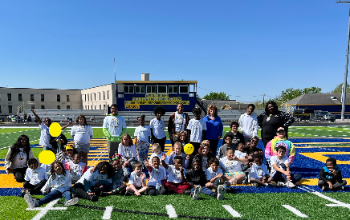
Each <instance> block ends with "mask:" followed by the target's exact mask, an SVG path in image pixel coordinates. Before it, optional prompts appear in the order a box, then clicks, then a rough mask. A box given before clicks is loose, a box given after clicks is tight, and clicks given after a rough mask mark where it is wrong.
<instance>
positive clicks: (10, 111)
mask: <svg viewBox="0 0 350 220" xmlns="http://www.w3.org/2000/svg"><path fill="white" fill-rule="evenodd" d="M8 107H9V113H12V105H9V106H8Z"/></svg>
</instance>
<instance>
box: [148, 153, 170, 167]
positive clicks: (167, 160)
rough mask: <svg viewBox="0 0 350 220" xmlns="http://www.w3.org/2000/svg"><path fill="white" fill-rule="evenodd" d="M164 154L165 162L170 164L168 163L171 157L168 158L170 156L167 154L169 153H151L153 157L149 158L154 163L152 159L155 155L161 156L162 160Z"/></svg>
mask: <svg viewBox="0 0 350 220" xmlns="http://www.w3.org/2000/svg"><path fill="white" fill-rule="evenodd" d="M163 154H164V155H165V160H164V162H165V163H167V164H168V163H169V159H168V156H167V154H166V153H165V152H160V154H156V153H153V154H152V155H151V157H150V158H149V161H150V162H151V163H152V159H153V157H155V156H158V157H159V160H161V158H162V155H163ZM160 165H161V166H162V163H160Z"/></svg>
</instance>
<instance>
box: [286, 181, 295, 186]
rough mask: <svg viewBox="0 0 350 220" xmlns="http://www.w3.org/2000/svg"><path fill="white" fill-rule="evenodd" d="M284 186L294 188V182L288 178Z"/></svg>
mask: <svg viewBox="0 0 350 220" xmlns="http://www.w3.org/2000/svg"><path fill="white" fill-rule="evenodd" d="M286 186H287V187H288V188H294V187H295V185H294V183H292V181H291V180H289V181H288V182H287V183H286Z"/></svg>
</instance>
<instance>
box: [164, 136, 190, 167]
mask: <svg viewBox="0 0 350 220" xmlns="http://www.w3.org/2000/svg"><path fill="white" fill-rule="evenodd" d="M176 156H181V157H182V160H183V161H184V168H185V169H187V167H188V165H189V164H190V156H189V155H187V154H185V153H183V152H182V145H181V142H179V141H176V142H175V143H174V146H173V151H172V152H171V153H170V154H169V157H168V161H169V162H168V165H174V158H175V157H176Z"/></svg>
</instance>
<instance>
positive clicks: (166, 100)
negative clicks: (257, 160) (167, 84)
mask: <svg viewBox="0 0 350 220" xmlns="http://www.w3.org/2000/svg"><path fill="white" fill-rule="evenodd" d="M124 103H125V109H139V108H140V105H177V104H179V103H182V104H184V105H189V104H190V101H184V100H182V98H181V97H169V95H168V94H167V93H150V94H146V95H145V97H133V98H132V101H125V102H124Z"/></svg>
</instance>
